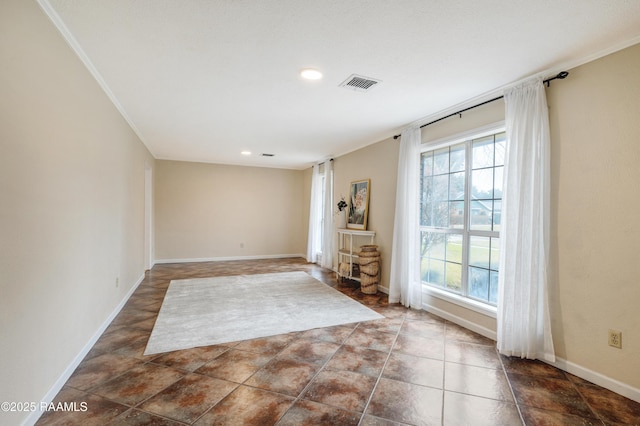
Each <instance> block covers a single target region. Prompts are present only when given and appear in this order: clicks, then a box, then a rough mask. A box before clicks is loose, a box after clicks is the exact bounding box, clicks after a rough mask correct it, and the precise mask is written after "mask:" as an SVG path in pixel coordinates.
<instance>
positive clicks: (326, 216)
mask: <svg viewBox="0 0 640 426" xmlns="http://www.w3.org/2000/svg"><path fill="white" fill-rule="evenodd" d="M323 193H324V200H323V203H322V204H323V209H322V219H323V220H322V262H321V263H320V266H322V267H323V268H328V269H333V161H332V160H327V161H325V163H324V191H323Z"/></svg>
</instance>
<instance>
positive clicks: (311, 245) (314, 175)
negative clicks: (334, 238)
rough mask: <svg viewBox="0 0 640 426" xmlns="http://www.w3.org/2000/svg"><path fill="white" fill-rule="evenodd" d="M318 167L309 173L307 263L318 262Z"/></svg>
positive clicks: (314, 167)
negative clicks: (309, 197)
mask: <svg viewBox="0 0 640 426" xmlns="http://www.w3.org/2000/svg"><path fill="white" fill-rule="evenodd" d="M319 169H320V167H319V166H318V165H317V164H316V165H314V166H313V170H312V172H311V201H310V204H309V235H308V238H307V262H310V263H316V262H317V261H318V248H319V246H320V241H321V239H320V232H321V229H320V195H321V190H322V188H321V186H320V172H319Z"/></svg>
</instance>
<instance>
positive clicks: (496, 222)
mask: <svg viewBox="0 0 640 426" xmlns="http://www.w3.org/2000/svg"><path fill="white" fill-rule="evenodd" d="M501 217H502V201H500V200H496V201H494V202H493V230H494V231H500V219H501Z"/></svg>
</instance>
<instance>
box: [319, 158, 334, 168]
mask: <svg viewBox="0 0 640 426" xmlns="http://www.w3.org/2000/svg"><path fill="white" fill-rule="evenodd" d="M327 161H333V158H329V159H328V160H324V161H323V162H322V163H318V166H319V165H321V164H324V163H326V162H327Z"/></svg>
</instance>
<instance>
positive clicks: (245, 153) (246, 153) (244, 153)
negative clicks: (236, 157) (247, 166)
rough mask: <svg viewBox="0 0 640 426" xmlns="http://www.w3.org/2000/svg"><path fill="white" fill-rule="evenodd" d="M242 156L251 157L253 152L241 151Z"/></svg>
mask: <svg viewBox="0 0 640 426" xmlns="http://www.w3.org/2000/svg"><path fill="white" fill-rule="evenodd" d="M240 154H242V155H251V151H241V152H240Z"/></svg>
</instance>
